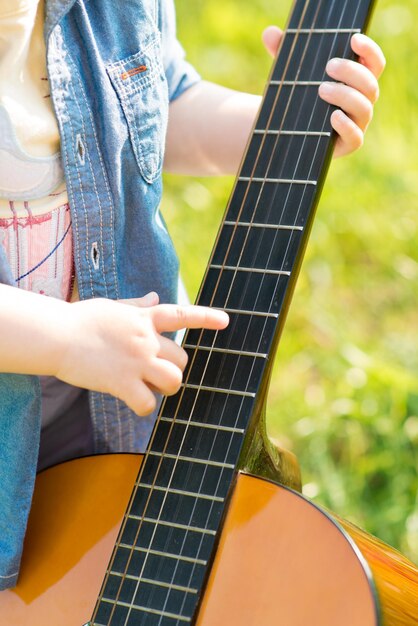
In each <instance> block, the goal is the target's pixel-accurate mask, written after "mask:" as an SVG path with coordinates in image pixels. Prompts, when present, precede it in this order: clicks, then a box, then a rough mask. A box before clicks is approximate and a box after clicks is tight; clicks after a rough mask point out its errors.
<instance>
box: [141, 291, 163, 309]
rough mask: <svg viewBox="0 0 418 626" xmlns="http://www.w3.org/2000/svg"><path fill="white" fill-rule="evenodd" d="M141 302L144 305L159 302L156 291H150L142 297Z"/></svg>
mask: <svg viewBox="0 0 418 626" xmlns="http://www.w3.org/2000/svg"><path fill="white" fill-rule="evenodd" d="M142 302H143V303H144V304H145V305H146V306H153V305H155V304H158V302H159V297H158V293H156V292H155V291H150V292H149V293H147V294H146V295H145V296H144V297H143V298H142Z"/></svg>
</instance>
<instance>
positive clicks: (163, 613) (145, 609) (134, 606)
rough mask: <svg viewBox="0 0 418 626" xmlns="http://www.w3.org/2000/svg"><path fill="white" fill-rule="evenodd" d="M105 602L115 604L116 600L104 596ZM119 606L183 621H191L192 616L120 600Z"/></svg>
mask: <svg viewBox="0 0 418 626" xmlns="http://www.w3.org/2000/svg"><path fill="white" fill-rule="evenodd" d="M102 600H103V602H108V603H110V604H114V603H115V601H114V600H109V598H102ZM118 606H126V607H128V608H129V609H136V610H137V611H143V612H145V613H152V614H153V615H161V617H171V619H177V620H180V621H182V622H191V621H192V618H191V617H184V615H177V614H176V613H169V612H167V611H158V610H157V609H150V608H148V607H146V606H140V605H139V604H131V603H130V602H122V601H121V600H118Z"/></svg>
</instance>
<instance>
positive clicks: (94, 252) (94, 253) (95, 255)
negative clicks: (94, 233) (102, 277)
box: [90, 241, 100, 270]
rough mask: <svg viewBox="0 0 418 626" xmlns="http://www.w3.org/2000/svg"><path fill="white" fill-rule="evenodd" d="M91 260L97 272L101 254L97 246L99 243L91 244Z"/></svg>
mask: <svg viewBox="0 0 418 626" xmlns="http://www.w3.org/2000/svg"><path fill="white" fill-rule="evenodd" d="M90 258H91V261H92V263H93V267H94V269H95V270H98V269H99V260H100V252H99V248H98V246H97V241H95V242H94V243H92V244H91V251H90Z"/></svg>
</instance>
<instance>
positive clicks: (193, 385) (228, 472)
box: [91, 0, 372, 626]
mask: <svg viewBox="0 0 418 626" xmlns="http://www.w3.org/2000/svg"><path fill="white" fill-rule="evenodd" d="M371 5H372V1H371V0H360V1H357V2H355V1H353V0H315V1H313V0H311V1H310V0H297V1H296V3H295V5H294V9H293V13H292V16H291V18H290V21H289V24H288V29H287V32H286V36H285V38H284V41H283V43H282V46H281V50H280V52H279V55H278V58H277V60H276V63H275V65H274V68H273V71H272V73H271V76H270V80H269V83H268V86H267V89H266V92H265V96H264V99H263V103H262V106H261V109H260V112H259V115H258V119H257V122H256V125H255V129H254V131H253V133H252V136H251V138H250V141H249V144H248V148H247V152H246V156H245V158H244V160H243V163H242V167H241V170H240V173H239V176H238V178H237V181H236V184H235V188H234V190H233V193H232V196H231V199H230V202H229V205H228V208H227V211H226V214H225V218H224V220H223V222H222V225H221V228H220V230H219V234H218V238H217V241H216V244H215V247H214V250H213V253H212V257H211V260H210V263H209V265H208V268H207V271H206V274H205V277H204V280H203V283H202V287H201V290H200V293H199V296H198V300H197V302H198V304H202V305H208V306H214V307H219V308H222V309H225V310H226V311H228V313H229V315H230V324H229V326H228V328H227V329H226V330H224V331H222V332H215V331H207V330H205V331H200V330H192V331H189V332H188V333H187V334H186V338H185V343H184V347H185V349H186V351H187V352H188V355H189V363H188V366H187V369H186V371H185V375H184V384H183V386H182V388H181V390H180V391H179V393H177V394H176V395H175V396H172V397H169V398H166V399H165V400H164V401H163V404H162V408H161V412H160V416H159V418H158V421H157V424H156V427H155V429H154V432H153V435H152V438H151V442H150V445H149V448H148V451H147V454H146V457H145V459H144V462H143V467H142V469H141V472H140V475H139V477H138V481H137V483H136V485H135V488H134V492H133V494H132V498H131V502H130V505H129V507H128V510H127V512H126V517H125V520H124V523H123V525H122V529H121V532H120V535H119V537H118V540H117V544H116V546H115V550H114V553H113V555H112V559H111V562H110V564H109V569H108V572H107V574H106V577H105V580H104V583H103V587H102V590H101V593H100V596H99V600H98V603H97V605H96V609H95V612H94V615H93V618H92V621H91V624H92V626H127V625H128V626H134V625H138V624H141V625H144V626H156V625H159V626H173V625H175V624H178V625H181V624H190V623H191V622H192V621H193V618H194V616H195V614H196V609H197V607H198V603H199V599H200V597H201V595H202V591H203V588H204V584H205V581H206V579H207V576H208V572H209V570H210V563H211V559H212V557H213V551H214V547H215V544H216V540H217V536H218V533H219V529H220V525H221V522H222V518H223V515H224V514H225V510H226V506H227V499H228V494H229V492H230V489H231V485H232V484H233V481H234V476H235V474H236V468H237V463H238V460H239V456H240V452H241V449H242V446H243V442H244V438H245V434H246V431H247V428H248V424H249V422H250V420H251V417H252V415H253V412H254V407H255V404H256V402H257V400H258V397H257V394H258V393H259V389H260V386H261V384H262V381H263V380H264V377H265V376H266V373H267V371H268V368H269V366H270V363H271V360H272V356H273V346H275V344H276V343H277V338H278V335H279V334H280V332H281V329H282V327H283V323H284V319H285V314H286V311H287V307H288V304H289V301H290V298H291V293H292V290H293V288H294V284H295V280H296V276H297V273H298V270H299V267H300V263H301V259H302V256H303V250H304V248H305V245H306V242H307V238H308V234H309V231H310V227H311V224H312V220H313V217H314V212H315V208H316V205H317V202H318V199H319V194H320V189H321V186H322V183H323V181H324V177H325V173H326V170H327V166H328V163H329V159H330V156H331V151H332V140H333V137H332V129H331V125H330V121H329V120H330V114H331V112H332V107H330V106H329V105H328V104H326V103H325V102H323V101H322V100H320V99H319V97H318V86H319V84H320V82H321V81H322V80H324V79H325V78H326V76H325V65H326V62H327V61H328V59H330V58H331V57H335V56H337V57H345V58H348V57H352V54H351V52H350V45H349V42H350V38H351V36H352V35H353V34H354V33H355V32H359V31H360V30H364V28H365V26H366V24H367V21H368V19H369V16H370V11H371ZM231 584H233V581H231Z"/></svg>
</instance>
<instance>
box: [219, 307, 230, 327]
mask: <svg viewBox="0 0 418 626" xmlns="http://www.w3.org/2000/svg"><path fill="white" fill-rule="evenodd" d="M219 313H220V314H221V317H222V318H223V320H222V321H223V323H224V324H225V326H228V324H229V315H228V313H225V311H219Z"/></svg>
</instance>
